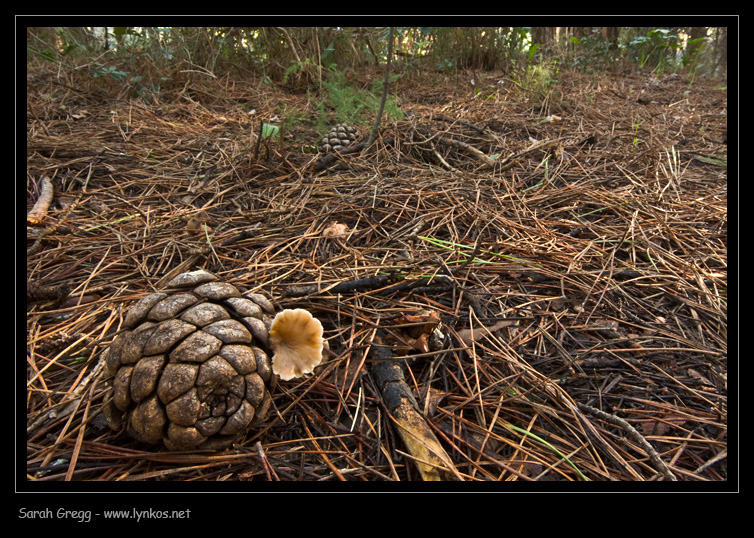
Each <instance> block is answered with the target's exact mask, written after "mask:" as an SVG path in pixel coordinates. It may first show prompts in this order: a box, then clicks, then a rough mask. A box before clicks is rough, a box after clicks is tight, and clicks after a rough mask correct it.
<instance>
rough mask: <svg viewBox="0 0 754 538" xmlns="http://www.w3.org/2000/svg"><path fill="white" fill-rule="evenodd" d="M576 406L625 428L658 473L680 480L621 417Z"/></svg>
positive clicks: (587, 407)
mask: <svg viewBox="0 0 754 538" xmlns="http://www.w3.org/2000/svg"><path fill="white" fill-rule="evenodd" d="M576 405H578V406H579V409H581V410H582V411H584V412H586V413H589V414H590V415H593V416H595V417H597V418H599V419H602V420H604V421H605V422H609V423H610V424H614V425H616V426H620V427H621V428H623V429H624V430H625V431H626V433H628V436H629V437H630V438H631V439H633V440H634V441H636V442H637V443H638V444H639V445H640V446H641V447H642V448H643V449H644V451H645V452H646V453H647V454H648V455H649V459H650V461H651V462H652V465H653V466H654V468H655V469H656V470H657V472H658V473H660V474H661V475H663V476H664V477H666V478H668V479H670V480H673V481H675V480H678V479H677V478H676V476H675V475H674V474H673V472H672V471H671V470H670V468H669V467H668V466H667V465H666V464H665V462H664V461H662V458H660V455H659V454H658V453H657V451H656V450H655V449H654V448H653V447H652V445H650V444H649V442H648V441H647V440H646V439H644V437H643V436H642V435H641V434H640V433H639V432H638V431H636V428H634V427H633V426H631V425H630V424H629V423H628V422H626V421H625V420H623V419H622V418H620V417H617V416H615V415H611V414H609V413H605V412H604V411H600V410H599V409H595V408H594V407H592V406H590V405H586V404H583V403H580V402H576Z"/></svg>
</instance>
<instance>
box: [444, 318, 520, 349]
mask: <svg viewBox="0 0 754 538" xmlns="http://www.w3.org/2000/svg"><path fill="white" fill-rule="evenodd" d="M514 323H515V321H510V320H502V321H498V322H497V323H495V324H494V325H492V326H490V327H485V326H484V325H482V326H481V327H474V329H461V330H460V331H456V334H457V335H458V338H460V339H461V341H462V342H463V343H464V344H466V345H467V346H468V345H471V343H472V342H476V341H477V340H479V339H480V338H482V337H483V336H485V335H487V334H492V333H493V332H495V331H498V330H500V329H502V328H503V327H508V326H509V325H513V324H514Z"/></svg>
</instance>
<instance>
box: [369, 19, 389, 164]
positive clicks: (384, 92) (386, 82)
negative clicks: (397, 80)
mask: <svg viewBox="0 0 754 538" xmlns="http://www.w3.org/2000/svg"><path fill="white" fill-rule="evenodd" d="M394 30H395V28H393V27H392V26H391V27H390V29H389V30H388V31H389V32H390V40H389V41H388V45H387V63H386V64H385V79H384V81H383V83H382V101H380V109H379V111H378V112H377V117H376V118H375V119H374V125H373V126H372V132H371V133H370V134H369V138H368V139H367V141H366V144H364V152H367V151H369V148H370V146H371V145H372V144H373V143H374V140H375V138H377V131H378V130H379V128H380V121H382V112H383V110H385V101H386V100H387V92H388V87H389V86H390V60H392V58H393V34H394Z"/></svg>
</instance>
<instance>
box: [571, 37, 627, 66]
mask: <svg viewBox="0 0 754 538" xmlns="http://www.w3.org/2000/svg"><path fill="white" fill-rule="evenodd" d="M569 43H570V44H571V45H572V47H573V53H572V54H571V55H570V57H569V58H568V60H567V63H568V65H569V66H570V67H571V68H573V69H576V70H578V71H582V72H584V73H594V72H598V71H601V70H603V69H605V68H607V67H608V66H609V65H611V64H612V63H614V62H615V60H616V59H617V57H618V55H619V50H618V48H617V47H616V46H614V45H613V44H612V43H611V42H610V41H609V40H607V39H602V37H601V36H600V35H599V34H598V33H596V32H593V33H590V34H588V35H585V36H582V37H580V38H579V37H576V36H573V37H571V38H570V40H569Z"/></svg>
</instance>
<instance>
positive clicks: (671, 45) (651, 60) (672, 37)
mask: <svg viewBox="0 0 754 538" xmlns="http://www.w3.org/2000/svg"><path fill="white" fill-rule="evenodd" d="M628 47H629V48H630V49H632V50H633V51H634V54H635V55H636V56H635V58H636V61H637V62H638V64H639V67H642V68H643V67H645V66H646V65H647V64H649V65H651V66H653V67H654V68H655V69H657V70H662V68H663V67H665V66H666V65H667V64H668V62H670V63H671V64H672V63H675V62H674V60H675V51H677V50H678V49H679V48H680V47H681V45H680V43H679V42H678V36H677V35H676V34H674V33H672V32H671V31H670V30H669V29H667V28H653V29H651V30H649V32H648V33H647V35H642V36H637V37H635V38H633V39H632V40H631V41H629V43H628Z"/></svg>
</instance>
